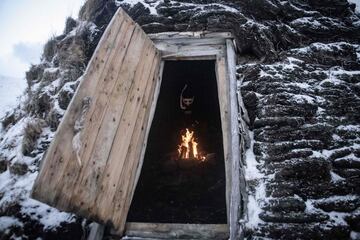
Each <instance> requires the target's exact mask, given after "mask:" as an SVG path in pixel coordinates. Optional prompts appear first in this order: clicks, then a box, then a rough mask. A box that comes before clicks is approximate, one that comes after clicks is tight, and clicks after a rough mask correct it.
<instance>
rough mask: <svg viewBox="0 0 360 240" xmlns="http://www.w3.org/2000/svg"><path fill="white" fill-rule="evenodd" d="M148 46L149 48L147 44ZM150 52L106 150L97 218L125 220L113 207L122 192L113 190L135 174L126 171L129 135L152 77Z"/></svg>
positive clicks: (121, 203) (151, 56)
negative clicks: (105, 162)
mask: <svg viewBox="0 0 360 240" xmlns="http://www.w3.org/2000/svg"><path fill="white" fill-rule="evenodd" d="M147 47H149V49H150V46H149V45H148V46H147ZM150 50H151V51H150V52H149V51H148V54H149V56H148V57H143V59H142V61H141V62H140V65H141V66H142V67H140V68H139V67H138V68H137V69H139V70H140V71H138V72H137V73H138V74H137V76H136V77H135V78H136V79H135V80H134V81H135V83H134V87H133V88H132V89H131V90H130V91H129V95H128V99H127V100H126V104H125V107H124V110H123V113H122V115H121V116H119V117H120V121H119V125H118V127H117V129H116V130H115V132H116V135H115V136H114V140H113V142H112V145H113V147H112V148H111V151H109V155H108V160H107V161H108V162H107V166H106V168H105V169H104V175H103V178H102V179H101V180H102V183H101V184H102V186H101V192H100V193H99V195H98V196H101V195H103V196H106V198H105V197H102V198H97V201H96V204H97V205H101V206H104V208H102V209H99V212H98V215H99V216H112V215H113V212H116V213H117V214H118V215H120V216H122V217H124V218H126V215H125V216H124V215H123V214H122V213H120V212H119V211H118V209H116V208H115V209H114V208H113V207H112V202H113V199H114V197H115V195H116V194H122V193H124V191H123V190H121V191H116V189H117V186H121V187H123V188H125V187H126V186H127V185H128V184H129V182H128V181H129V178H128V177H127V178H126V177H125V178H124V177H123V175H124V174H125V175H126V174H128V175H129V174H130V173H131V172H132V171H136V170H133V169H127V168H126V165H127V164H128V162H131V161H135V160H134V159H129V158H127V152H128V148H129V145H130V143H131V138H132V134H133V132H134V131H135V124H136V120H137V119H138V116H139V109H140V105H141V102H142V98H143V97H144V94H145V89H146V87H147V82H148V80H147V79H148V78H149V76H151V75H152V74H153V73H151V72H150V70H151V66H152V63H153V62H154V57H155V54H154V53H155V51H154V49H150ZM151 52H152V53H151ZM135 151H141V149H135ZM117 204H120V205H123V204H124V200H123V199H120V201H118V203H117Z"/></svg>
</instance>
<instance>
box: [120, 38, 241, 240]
mask: <svg viewBox="0 0 360 240" xmlns="http://www.w3.org/2000/svg"><path fill="white" fill-rule="evenodd" d="M149 37H150V39H151V40H152V41H153V42H154V44H155V46H156V48H157V49H158V50H160V52H161V56H162V57H161V64H160V71H159V79H158V81H157V83H156V87H155V93H154V96H153V101H152V105H151V110H150V116H149V119H148V124H147V129H146V133H145V139H144V143H143V148H142V152H141V155H140V156H141V157H140V162H139V166H138V168H137V172H136V178H135V184H134V188H133V191H132V194H131V200H132V198H133V195H134V192H135V189H136V185H137V182H138V180H139V176H140V173H141V169H142V164H143V161H144V155H145V150H146V146H147V139H148V136H149V131H150V128H151V124H152V121H153V117H154V113H155V108H156V104H157V100H158V96H159V92H160V86H161V82H162V73H163V69H164V64H165V61H177V60H214V61H215V72H216V81H217V89H218V98H219V106H220V115H221V126H222V135H223V146H224V160H225V175H226V194H225V195H226V196H225V197H226V209H227V224H224V225H225V226H226V229H228V236H229V237H230V239H236V238H238V237H239V236H242V233H243V230H242V227H241V225H240V223H239V220H240V219H241V218H242V217H241V216H242V215H243V211H244V199H246V198H247V196H246V191H245V185H244V184H245V181H244V174H243V167H242V163H241V151H240V141H239V138H240V132H239V122H238V118H239V116H240V115H239V106H238V100H237V82H236V53H235V42H234V40H233V39H234V37H233V35H232V34H231V33H230V32H164V33H157V34H149ZM154 225H156V227H157V228H165V229H167V230H168V231H169V234H170V235H171V233H172V234H175V235H177V234H176V232H177V230H178V229H179V226H182V227H183V230H186V229H188V230H189V229H191V231H194V229H196V228H194V226H198V225H201V226H202V227H201V228H198V229H199V234H200V235H204V234H202V233H201V232H203V233H204V231H206V229H208V230H209V231H210V229H212V226H211V225H213V224H188V227H186V228H185V227H184V226H185V225H186V224H159V223H130V222H127V224H126V227H125V235H128V236H130V235H133V234H134V233H136V232H139V229H142V231H143V232H154ZM220 225H221V224H220ZM220 225H219V224H217V228H216V229H221V231H222V232H223V231H224V226H220ZM200 229H202V230H200ZM219 234H222V233H221V232H219ZM170 235H169V237H170ZM152 237H156V235H155V236H152ZM158 237H160V236H159V235H158ZM172 237H174V236H172Z"/></svg>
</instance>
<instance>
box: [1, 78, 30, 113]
mask: <svg viewBox="0 0 360 240" xmlns="http://www.w3.org/2000/svg"><path fill="white" fill-rule="evenodd" d="M25 88H26V80H25V79H21V78H13V77H7V76H2V75H0V119H1V118H2V117H3V116H4V115H5V113H6V112H7V111H9V110H11V109H12V108H13V107H15V106H16V104H17V103H18V101H19V98H20V95H21V94H22V93H23V92H24V90H25Z"/></svg>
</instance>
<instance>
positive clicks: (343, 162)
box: [332, 158, 360, 169]
mask: <svg viewBox="0 0 360 240" xmlns="http://www.w3.org/2000/svg"><path fill="white" fill-rule="evenodd" d="M332 164H333V166H334V167H335V168H357V169H360V161H359V160H358V159H352V158H342V159H337V160H335V161H333V163H332Z"/></svg>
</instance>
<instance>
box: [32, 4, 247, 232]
mask: <svg viewBox="0 0 360 240" xmlns="http://www.w3.org/2000/svg"><path fill="white" fill-rule="evenodd" d="M178 60H210V61H213V62H214V63H215V72H216V81H217V92H218V98H219V106H220V119H221V129H222V136H223V150H224V165H225V182H226V187H225V199H226V219H227V221H226V222H227V225H226V229H227V230H226V231H227V232H229V231H230V238H232V239H234V238H235V236H237V235H238V232H239V227H240V226H239V219H240V213H241V212H240V199H241V195H242V194H244V193H240V187H239V185H240V178H241V174H240V170H239V164H240V157H241V156H240V149H239V148H240V147H239V146H240V145H239V133H238V110H237V109H238V108H237V101H236V99H237V98H236V79H235V68H236V66H235V48H234V44H233V40H232V35H231V34H230V33H208V32H185V33H178V32H175V33H161V34H155V35H147V34H146V33H145V32H144V31H143V30H142V29H141V27H140V26H138V25H137V24H136V23H135V22H134V21H133V20H132V19H131V18H130V17H129V16H128V15H127V14H126V13H125V12H124V11H123V10H122V9H119V10H118V11H117V12H116V14H115V15H114V17H113V19H112V20H111V22H110V24H109V25H108V27H107V29H106V31H105V32H104V34H103V36H102V38H101V40H100V42H99V44H98V47H97V49H96V50H95V52H94V54H93V57H92V59H91V60H90V62H89V64H88V67H87V69H86V72H85V74H84V76H83V79H82V81H81V83H80V85H79V87H78V89H77V91H76V93H75V95H74V97H73V99H72V101H71V103H70V105H69V107H68V110H67V111H66V114H65V116H64V118H63V120H62V122H61V124H60V125H59V128H58V130H57V133H56V135H55V138H54V140H53V142H52V143H51V145H50V147H49V149H48V151H47V153H46V155H45V156H44V159H43V161H42V166H41V169H40V173H39V175H38V178H37V179H36V181H35V184H34V187H33V192H32V197H33V198H35V199H37V200H40V201H42V202H44V203H47V204H49V205H51V206H54V207H56V208H58V209H60V210H63V211H67V212H73V213H75V214H78V215H80V216H83V217H85V218H88V219H93V220H95V221H97V222H99V223H102V224H107V225H110V226H112V227H113V228H114V229H115V230H116V232H117V234H119V235H122V234H123V232H124V229H125V224H126V217H127V215H128V211H129V207H130V204H131V200H132V198H133V195H134V192H135V187H136V183H137V181H138V179H139V176H140V172H141V168H142V165H143V159H144V155H145V149H146V145H147V139H148V136H149V130H150V126H151V123H152V120H153V116H154V112H155V106H156V103H157V99H158V96H159V90H160V86H161V79H162V78H161V76H162V72H163V68H164V62H165V61H178ZM129 226H130V227H129ZM131 226H133V227H134V226H135V225H131V224H130V225H128V227H127V228H126V229H127V231H131ZM161 227H165V228H169V227H171V226H168V225H167V226H160V228H161ZM174 227H175V228H176V229H181V226H179V225H178V226H174ZM188 227H189V228H187V229H188V230H189V231H190V232H191V231H193V230H194V229H197V228H198V229H203V230H204V229H205V230H206V229H207V227H206V226H203V227H194V226H188ZM208 228H209V227H208ZM220 228H222V227H220ZM183 229H186V227H185V226H183ZM191 229H193V230H191ZM184 231H185V230H184ZM209 231H211V230H210V229H209ZM200 235H201V234H200Z"/></svg>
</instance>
